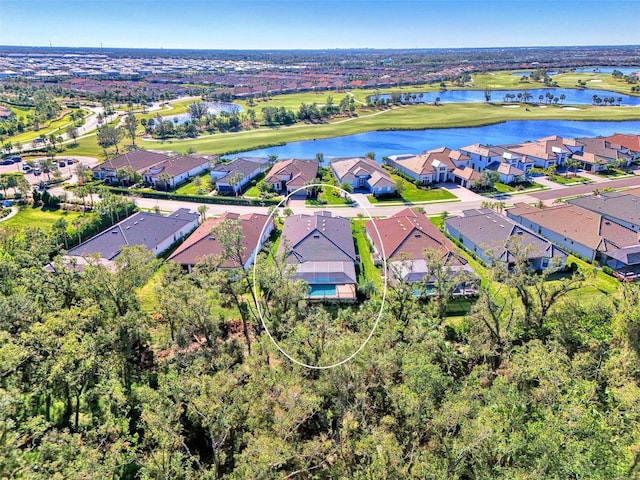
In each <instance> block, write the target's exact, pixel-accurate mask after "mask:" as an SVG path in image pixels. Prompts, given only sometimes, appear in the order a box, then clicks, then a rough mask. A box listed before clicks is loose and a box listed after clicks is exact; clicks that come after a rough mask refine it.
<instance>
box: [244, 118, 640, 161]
mask: <svg viewBox="0 0 640 480" xmlns="http://www.w3.org/2000/svg"><path fill="white" fill-rule="evenodd" d="M614 133H634V134H640V120H633V121H624V122H606V121H571V120H513V121H509V122H503V123H499V124H495V125H485V126H482V127H464V128H463V127H461V128H442V129H428V130H397V131H384V132H366V133H358V134H355V135H347V136H343V137H334V138H326V139H318V140H305V141H301V142H292V143H288V144H286V145H283V146H279V147H270V148H263V149H259V150H252V151H249V152H243V153H242V156H251V157H267V156H269V155H277V156H278V158H280V159H283V158H315V156H316V154H317V153H322V154H323V155H324V158H325V163H326V161H327V160H329V159H331V158H336V157H358V156H363V155H365V154H366V153H367V152H374V153H375V155H376V159H377V160H378V161H380V159H381V158H382V157H383V156H388V155H397V154H401V153H413V154H415V153H420V152H423V151H425V150H431V149H433V148H439V147H449V148H453V149H456V148H460V147H465V146H468V145H472V144H474V143H483V144H487V145H504V144H509V143H521V142H526V141H530V140H537V139H539V138H543V137H547V136H549V135H560V136H562V137H567V138H576V137H597V136H606V135H612V134H614Z"/></svg>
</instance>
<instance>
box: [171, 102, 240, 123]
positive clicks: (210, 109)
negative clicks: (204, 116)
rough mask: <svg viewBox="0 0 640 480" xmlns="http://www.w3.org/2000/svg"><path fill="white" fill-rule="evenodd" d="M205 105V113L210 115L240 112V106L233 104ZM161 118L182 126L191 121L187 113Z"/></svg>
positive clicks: (215, 103)
mask: <svg viewBox="0 0 640 480" xmlns="http://www.w3.org/2000/svg"><path fill="white" fill-rule="evenodd" d="M206 105H207V113H209V114H210V115H218V114H220V113H222V112H228V113H240V112H241V111H242V106H240V105H236V104H235V103H217V102H208V103H207V104H206ZM162 118H163V120H169V121H170V122H173V123H175V124H177V125H182V124H183V123H185V122H186V121H188V120H191V115H189V113H180V114H177V115H165V116H163V117H162Z"/></svg>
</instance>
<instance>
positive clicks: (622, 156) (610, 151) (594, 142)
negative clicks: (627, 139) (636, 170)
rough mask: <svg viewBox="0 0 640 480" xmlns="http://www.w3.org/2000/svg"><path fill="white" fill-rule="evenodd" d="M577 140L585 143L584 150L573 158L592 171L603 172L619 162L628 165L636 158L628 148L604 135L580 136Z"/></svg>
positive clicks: (582, 143)
mask: <svg viewBox="0 0 640 480" xmlns="http://www.w3.org/2000/svg"><path fill="white" fill-rule="evenodd" d="M577 141H578V143H580V144H581V145H583V150H582V153H576V154H574V155H573V158H574V159H575V160H578V161H579V162H581V163H582V168H584V169H585V170H588V171H590V172H601V171H603V170H606V169H607V168H608V167H609V166H610V165H615V164H616V163H617V162H620V163H621V164H622V165H626V166H628V165H629V164H630V163H631V161H632V160H633V159H634V155H633V154H632V153H630V152H629V150H628V149H627V148H625V147H623V146H621V145H617V144H614V143H611V142H609V141H607V140H606V139H605V138H602V137H598V138H578V139H577Z"/></svg>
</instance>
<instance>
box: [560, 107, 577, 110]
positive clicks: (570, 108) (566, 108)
mask: <svg viewBox="0 0 640 480" xmlns="http://www.w3.org/2000/svg"><path fill="white" fill-rule="evenodd" d="M562 109H563V110H580V109H579V108H576V107H562Z"/></svg>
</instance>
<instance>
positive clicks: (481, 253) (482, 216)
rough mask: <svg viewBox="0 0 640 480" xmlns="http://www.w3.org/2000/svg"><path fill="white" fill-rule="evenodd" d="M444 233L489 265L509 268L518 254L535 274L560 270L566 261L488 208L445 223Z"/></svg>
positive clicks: (539, 239) (530, 233) (536, 236)
mask: <svg viewBox="0 0 640 480" xmlns="http://www.w3.org/2000/svg"><path fill="white" fill-rule="evenodd" d="M445 230H446V232H447V233H448V234H449V235H451V236H452V237H453V238H455V239H456V240H458V241H459V242H460V243H462V244H463V245H464V246H465V248H466V249H467V250H469V251H470V252H473V253H475V254H476V255H477V256H478V257H480V258H481V259H482V260H484V261H485V262H487V263H491V262H492V261H499V262H504V263H505V264H507V266H508V267H510V266H511V265H513V263H514V262H515V259H516V258H517V255H518V254H519V253H524V254H525V255H526V257H527V260H528V261H529V264H530V265H531V268H533V269H535V270H545V269H547V268H551V267H553V268H559V267H562V266H564V265H565V263H566V261H567V254H566V252H564V251H563V250H562V249H560V248H558V247H556V246H555V245H554V244H553V243H551V242H549V241H548V240H546V239H544V238H542V236H540V235H539V234H536V233H534V232H533V231H531V230H530V229H528V228H525V227H523V226H522V225H518V224H517V223H515V222H514V221H512V220H510V219H509V218H507V217H505V216H503V215H500V214H498V213H496V212H494V211H493V210H491V209H488V208H482V209H473V210H465V211H463V212H462V216H461V217H449V218H447V219H445ZM516 244H519V245H516Z"/></svg>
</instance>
